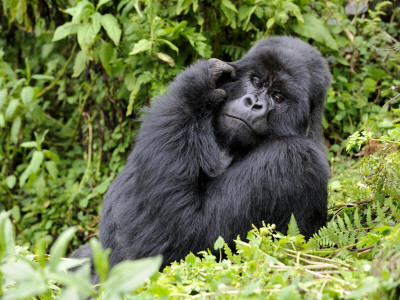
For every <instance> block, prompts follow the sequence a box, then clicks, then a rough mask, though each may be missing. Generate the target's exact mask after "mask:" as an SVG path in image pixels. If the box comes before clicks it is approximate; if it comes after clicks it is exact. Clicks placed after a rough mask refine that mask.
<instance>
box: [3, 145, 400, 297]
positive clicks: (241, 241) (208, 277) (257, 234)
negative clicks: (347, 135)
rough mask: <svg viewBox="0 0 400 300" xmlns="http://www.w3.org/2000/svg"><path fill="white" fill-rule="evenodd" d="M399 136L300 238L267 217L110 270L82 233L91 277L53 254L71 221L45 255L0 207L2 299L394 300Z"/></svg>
mask: <svg viewBox="0 0 400 300" xmlns="http://www.w3.org/2000/svg"><path fill="white" fill-rule="evenodd" d="M398 144H399V143H398V142H393V143H389V144H387V145H386V146H383V147H382V148H381V150H379V151H378V152H375V153H374V154H372V155H370V156H367V157H365V158H364V159H362V160H361V161H360V162H359V163H358V165H356V166H355V167H354V168H353V169H350V170H348V171H347V172H345V173H344V174H343V175H341V176H339V177H336V178H333V179H332V180H331V182H330V185H329V203H330V208H329V213H330V221H329V222H328V224H327V225H326V226H325V227H323V228H321V229H320V230H319V232H318V233H316V234H315V235H314V236H313V237H312V238H310V239H309V240H308V241H306V240H305V239H304V237H303V236H302V235H300V234H299V230H298V228H297V224H296V220H295V219H294V217H292V218H291V221H290V224H289V229H288V233H287V235H286V236H285V235H282V234H281V233H278V232H275V231H274V225H269V224H264V226H263V227H262V228H253V230H251V231H250V232H249V233H248V235H247V237H246V238H245V237H238V239H237V241H236V249H230V248H229V247H228V246H227V244H226V243H225V242H224V240H223V239H222V238H219V239H218V240H217V241H216V242H215V245H214V249H208V250H207V251H203V252H200V253H195V254H193V253H190V254H189V255H187V257H186V258H185V260H183V261H181V262H175V263H173V264H172V265H170V266H168V267H166V268H165V269H164V270H163V272H162V273H159V272H157V271H158V268H159V266H160V264H161V258H160V257H154V258H148V259H142V260H137V261H126V262H123V263H121V264H119V265H117V266H115V267H114V268H112V269H111V270H109V266H108V263H107V261H108V260H107V257H108V254H109V251H104V250H103V249H102V248H101V246H100V244H99V242H98V241H97V240H96V239H94V238H93V239H92V240H91V241H90V243H91V246H92V249H93V252H94V265H95V269H96V272H97V273H98V274H99V278H100V280H99V281H100V283H99V285H97V286H93V285H92V284H91V283H90V268H89V267H88V266H86V267H83V268H81V269H80V270H79V271H78V272H76V273H71V272H67V271H65V270H66V269H68V268H71V267H74V266H76V265H78V264H79V263H81V262H82V260H75V259H60V258H61V257H62V256H64V255H65V253H66V249H67V245H68V243H69V241H70V240H71V239H72V237H73V235H74V233H75V229H74V228H70V229H68V230H67V231H66V232H64V233H63V234H62V235H61V236H60V237H59V238H58V240H57V241H56V242H55V243H54V245H53V246H52V247H51V249H50V255H47V254H45V253H46V251H45V245H44V243H38V244H37V245H36V246H35V250H34V252H33V253H31V252H29V251H28V249H26V248H21V247H20V246H15V241H14V238H13V236H14V235H13V234H12V230H13V229H12V224H11V222H10V220H9V219H8V214H7V213H5V212H3V213H1V215H0V229H1V230H0V258H1V268H0V270H1V273H2V274H1V275H2V277H1V290H0V292H1V293H2V294H3V299H23V298H29V297H37V298H39V299H53V298H54V297H57V298H60V299H86V298H87V297H88V296H89V297H93V298H96V299H122V298H124V299H153V298H154V297H159V298H161V299H163V298H164V299H168V298H173V299H364V298H368V299H398V298H399V297H400V265H399V261H400V255H399V250H400V224H399V220H400V185H399V182H400V155H399V154H400V153H399V150H398Z"/></svg>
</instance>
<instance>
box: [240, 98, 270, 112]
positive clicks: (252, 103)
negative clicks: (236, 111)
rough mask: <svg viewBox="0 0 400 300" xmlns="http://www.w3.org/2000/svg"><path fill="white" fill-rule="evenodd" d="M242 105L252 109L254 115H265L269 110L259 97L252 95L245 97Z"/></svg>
mask: <svg viewBox="0 0 400 300" xmlns="http://www.w3.org/2000/svg"><path fill="white" fill-rule="evenodd" d="M241 103H242V105H244V106H245V107H246V108H247V109H251V110H252V111H253V112H254V113H257V114H264V113H265V112H266V110H267V107H266V103H265V102H264V101H260V100H258V99H257V97H256V96H254V95H252V94H248V95H245V96H243V97H242V99H241Z"/></svg>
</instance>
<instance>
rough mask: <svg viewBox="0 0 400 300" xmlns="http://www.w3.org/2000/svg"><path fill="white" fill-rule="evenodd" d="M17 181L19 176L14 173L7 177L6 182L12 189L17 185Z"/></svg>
mask: <svg viewBox="0 0 400 300" xmlns="http://www.w3.org/2000/svg"><path fill="white" fill-rule="evenodd" d="M16 182H17V177H15V176H14V175H10V176H7V177H6V184H7V186H8V188H9V189H10V190H11V189H12V188H13V187H14V186H15V183H16Z"/></svg>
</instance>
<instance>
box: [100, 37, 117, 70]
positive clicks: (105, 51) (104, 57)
mask: <svg viewBox="0 0 400 300" xmlns="http://www.w3.org/2000/svg"><path fill="white" fill-rule="evenodd" d="M99 57H100V62H101V65H102V66H103V68H104V70H106V72H107V74H108V75H111V66H110V62H111V61H112V59H113V58H114V47H113V46H112V45H111V44H110V43H107V42H104V41H103V42H102V43H101V45H100V49H99Z"/></svg>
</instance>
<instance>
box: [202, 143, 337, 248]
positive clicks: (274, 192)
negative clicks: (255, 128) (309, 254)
mask: <svg viewBox="0 0 400 300" xmlns="http://www.w3.org/2000/svg"><path fill="white" fill-rule="evenodd" d="M328 179H329V166H328V163H327V161H326V158H325V155H324V153H323V152H322V151H321V150H320V149H319V147H318V146H316V145H315V144H314V143H312V142H310V141H309V140H307V139H305V138H298V137H287V138H281V139H278V140H274V141H268V142H266V143H265V144H263V145H260V146H259V147H258V148H257V149H255V151H253V152H251V153H250V154H249V155H248V156H247V157H246V158H245V159H244V160H242V161H237V162H234V163H232V165H231V166H230V167H229V168H228V170H227V171H226V172H225V173H224V174H222V175H221V176H220V177H219V178H217V180H215V181H213V182H212V185H211V186H210V188H209V189H208V191H207V192H208V194H207V197H208V199H207V200H206V203H205V215H208V214H210V219H209V220H208V222H207V223H208V224H210V225H209V233H208V234H209V235H208V237H209V238H210V240H209V243H211V242H213V241H214V240H215V239H216V238H217V237H218V236H219V235H221V236H223V237H224V238H225V239H226V240H227V241H232V240H233V239H235V238H236V236H237V234H240V236H241V238H245V237H246V236H247V232H248V231H249V230H250V229H251V226H252V224H254V225H255V226H257V227H260V226H261V225H262V221H265V223H267V224H268V223H269V224H275V225H276V229H277V230H278V231H281V232H283V233H286V230H287V224H288V223H289V220H290V215H291V213H293V214H294V216H295V218H296V220H297V222H298V226H299V229H300V232H301V233H302V234H303V235H305V236H306V237H310V236H312V235H313V233H315V232H317V231H318V229H319V228H320V227H321V226H323V225H325V222H326V206H327V201H326V195H327V190H326V186H327V182H328ZM220 216H224V219H222V218H221V217H220ZM210 245H212V244H210ZM210 245H208V247H210Z"/></svg>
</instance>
